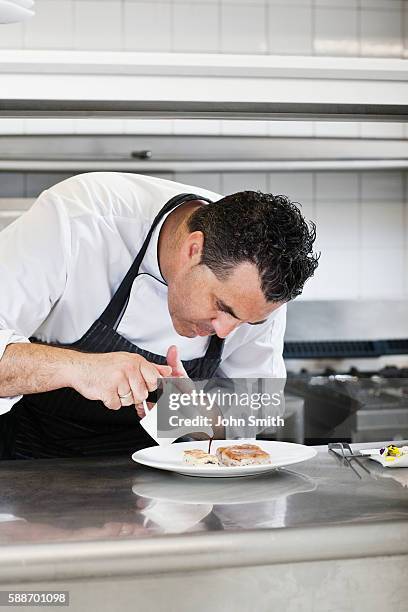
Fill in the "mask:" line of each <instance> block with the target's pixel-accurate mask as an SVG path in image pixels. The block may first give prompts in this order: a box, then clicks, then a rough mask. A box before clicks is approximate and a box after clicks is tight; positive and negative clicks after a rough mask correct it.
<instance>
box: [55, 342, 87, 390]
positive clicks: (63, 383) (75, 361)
mask: <svg viewBox="0 0 408 612" xmlns="http://www.w3.org/2000/svg"><path fill="white" fill-rule="evenodd" d="M63 352H64V354H63V355H62V359H59V360H58V363H57V364H56V366H57V367H56V371H55V377H56V383H57V385H58V387H57V388H61V387H72V388H73V389H74V388H75V387H76V385H77V384H78V378H79V369H80V367H81V364H82V362H83V361H84V354H83V353H81V352H80V351H74V350H71V349H63Z"/></svg>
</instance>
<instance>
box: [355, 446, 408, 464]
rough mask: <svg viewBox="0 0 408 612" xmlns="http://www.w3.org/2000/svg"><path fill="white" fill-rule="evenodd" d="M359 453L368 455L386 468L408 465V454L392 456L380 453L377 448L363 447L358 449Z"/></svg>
mask: <svg viewBox="0 0 408 612" xmlns="http://www.w3.org/2000/svg"><path fill="white" fill-rule="evenodd" d="M360 455H363V456H364V457H369V459H372V460H373V461H376V462H377V463H379V464H380V465H382V466H383V467H386V468H404V467H405V468H407V467H408V455H402V456H401V457H392V456H389V455H384V454H381V453H380V449H379V448H365V449H364V450H360Z"/></svg>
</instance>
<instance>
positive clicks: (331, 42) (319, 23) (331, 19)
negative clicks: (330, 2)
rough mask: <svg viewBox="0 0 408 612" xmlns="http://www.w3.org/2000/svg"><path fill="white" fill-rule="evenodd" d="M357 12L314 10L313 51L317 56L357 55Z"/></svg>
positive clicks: (341, 9)
mask: <svg viewBox="0 0 408 612" xmlns="http://www.w3.org/2000/svg"><path fill="white" fill-rule="evenodd" d="M358 16H359V14H358V12H357V11H356V9H355V7H353V8H347V7H344V6H339V5H337V6H336V7H332V6H330V7H328V6H319V5H317V6H316V8H315V30H314V50H315V52H316V53H317V54H319V55H343V56H344V55H358V54H359V38H358Z"/></svg>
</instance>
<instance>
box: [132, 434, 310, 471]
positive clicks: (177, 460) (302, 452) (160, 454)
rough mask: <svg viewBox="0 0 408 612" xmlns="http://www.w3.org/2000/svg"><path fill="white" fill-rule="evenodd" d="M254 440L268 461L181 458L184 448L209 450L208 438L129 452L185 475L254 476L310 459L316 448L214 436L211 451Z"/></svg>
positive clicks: (147, 462)
mask: <svg viewBox="0 0 408 612" xmlns="http://www.w3.org/2000/svg"><path fill="white" fill-rule="evenodd" d="M246 442H248V443H251V444H257V445H258V446H260V447H261V448H262V449H263V450H265V451H266V452H267V453H269V454H270V456H271V463H267V464H262V465H244V466H239V465H236V466H220V465H190V464H188V463H186V462H185V461H184V460H183V454H184V451H185V450H191V449H193V448H198V449H200V450H203V451H207V450H208V441H204V442H201V441H200V442H178V443H176V444H171V445H170V446H150V447H149V448H143V449H142V450H139V451H136V452H135V453H133V455H132V459H133V461H135V462H136V463H140V464H141V465H146V466H148V467H153V468H156V469H158V470H166V471H169V472H177V473H178V474H183V475H185V476H199V477H201V478H234V477H239V476H253V475H255V474H265V473H266V472H271V471H272V470H274V469H276V468H278V467H284V466H287V465H293V464H294V463H300V462H301V461H306V460H308V459H312V458H313V457H314V456H315V455H316V454H317V451H316V450H315V449H314V448H311V447H310V446H303V444H293V443H291V442H275V441H268V440H214V441H213V443H212V446H211V453H214V454H215V451H216V450H217V448H218V447H219V446H232V445H235V444H244V443H246Z"/></svg>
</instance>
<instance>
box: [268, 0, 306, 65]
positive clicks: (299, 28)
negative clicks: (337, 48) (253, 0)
mask: <svg viewBox="0 0 408 612" xmlns="http://www.w3.org/2000/svg"><path fill="white" fill-rule="evenodd" d="M268 9H269V10H268V21H267V26H268V52H269V53H271V54H277V55H282V54H293V55H310V54H311V53H312V42H313V36H312V11H311V6H310V5H304V6H302V5H300V6H299V5H288V4H287V3H285V2H283V1H282V2H281V3H279V4H278V3H276V4H269V5H268Z"/></svg>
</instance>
